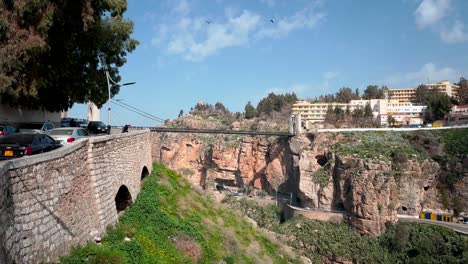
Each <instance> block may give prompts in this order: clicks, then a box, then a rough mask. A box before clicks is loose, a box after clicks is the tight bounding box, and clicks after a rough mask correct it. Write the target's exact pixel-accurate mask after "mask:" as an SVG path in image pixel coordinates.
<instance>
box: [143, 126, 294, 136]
mask: <svg viewBox="0 0 468 264" xmlns="http://www.w3.org/2000/svg"><path fill="white" fill-rule="evenodd" d="M150 130H151V131H155V132H171V133H202V134H230V135H250V136H278V137H292V136H294V135H293V134H290V133H286V132H263V131H243V130H240V131H235V130H218V129H194V128H170V127H151V128H150Z"/></svg>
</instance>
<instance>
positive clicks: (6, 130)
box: [0, 124, 16, 137]
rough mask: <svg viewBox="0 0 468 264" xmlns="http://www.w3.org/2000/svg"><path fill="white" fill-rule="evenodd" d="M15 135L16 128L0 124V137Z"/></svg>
mask: <svg viewBox="0 0 468 264" xmlns="http://www.w3.org/2000/svg"><path fill="white" fill-rule="evenodd" d="M14 133H16V127H14V126H12V125H9V124H0V137H3V136H8V135H11V134H14Z"/></svg>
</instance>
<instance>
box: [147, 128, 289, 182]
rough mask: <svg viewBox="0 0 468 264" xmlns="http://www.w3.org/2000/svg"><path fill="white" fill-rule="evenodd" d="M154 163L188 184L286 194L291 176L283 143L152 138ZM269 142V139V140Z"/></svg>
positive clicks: (221, 138)
mask: <svg viewBox="0 0 468 264" xmlns="http://www.w3.org/2000/svg"><path fill="white" fill-rule="evenodd" d="M155 140H156V141H157V143H156V145H157V146H159V147H158V150H157V151H156V160H159V161H160V162H162V163H164V164H165V165H167V166H169V167H170V168H172V169H174V170H177V171H178V172H180V173H181V174H182V175H184V176H185V177H187V179H189V181H190V182H191V183H192V184H198V185H201V186H203V187H205V188H215V187H216V186H226V187H227V186H232V187H240V188H242V187H246V186H253V187H255V188H256V189H263V190H268V191H271V190H272V189H274V188H280V189H281V190H283V191H286V190H287V189H288V188H290V187H288V186H287V185H288V184H287V183H288V181H287V179H288V178H290V177H291V176H292V175H291V169H290V168H291V167H292V164H291V163H292V161H291V154H290V151H289V146H288V144H287V140H280V141H274V142H272V143H270V142H269V141H268V140H267V139H265V138H255V137H237V136H197V135H175V134H165V135H161V136H160V137H159V138H156V139H155ZM271 141H273V140H271Z"/></svg>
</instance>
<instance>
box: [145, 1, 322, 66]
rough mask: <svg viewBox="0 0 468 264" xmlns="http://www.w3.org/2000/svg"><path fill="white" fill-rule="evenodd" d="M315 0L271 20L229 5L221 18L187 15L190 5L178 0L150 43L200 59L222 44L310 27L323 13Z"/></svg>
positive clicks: (232, 44) (240, 43) (237, 43)
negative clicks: (290, 13)
mask: <svg viewBox="0 0 468 264" xmlns="http://www.w3.org/2000/svg"><path fill="white" fill-rule="evenodd" d="M319 2H320V1H317V2H315V1H314V2H312V3H311V4H309V5H308V6H306V7H305V8H304V9H302V10H300V11H298V12H296V13H295V14H293V15H291V16H290V17H285V18H283V19H280V20H278V21H275V23H271V22H270V21H269V19H267V18H264V17H262V16H261V15H260V14H257V13H255V12H252V11H249V10H237V9H234V8H229V7H228V8H226V9H225V13H224V17H221V18H216V19H215V18H206V17H196V16H190V15H189V13H190V6H189V4H188V2H187V1H186V0H182V1H179V2H178V5H177V6H176V7H175V8H174V10H176V11H175V12H174V13H177V14H178V15H174V17H173V18H171V17H170V18H166V20H164V22H162V23H160V24H159V25H158V26H157V34H156V36H155V37H153V39H152V41H151V43H152V45H154V46H158V47H162V48H163V49H165V50H166V52H167V53H169V54H173V55H179V56H181V57H182V58H184V59H186V60H190V61H200V60H203V59H205V58H206V57H209V56H212V55H214V54H217V53H218V52H219V51H221V50H223V49H225V48H229V47H239V46H246V45H249V44H250V43H251V42H253V41H259V40H261V39H265V38H280V37H284V36H286V35H288V34H289V33H290V32H292V31H294V30H300V29H313V28H314V27H315V26H316V25H317V24H318V22H319V21H320V20H321V19H322V18H323V17H324V15H323V14H322V13H320V12H318V11H317V9H318V6H319V5H320V4H317V3H319Z"/></svg>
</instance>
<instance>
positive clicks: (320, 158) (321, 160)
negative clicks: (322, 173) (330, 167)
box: [315, 155, 328, 167]
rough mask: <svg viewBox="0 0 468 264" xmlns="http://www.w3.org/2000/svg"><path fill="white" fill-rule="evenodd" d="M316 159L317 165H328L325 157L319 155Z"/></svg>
mask: <svg viewBox="0 0 468 264" xmlns="http://www.w3.org/2000/svg"><path fill="white" fill-rule="evenodd" d="M315 159H317V163H318V164H319V165H320V166H322V167H323V166H325V164H327V163H328V159H327V157H325V155H317V156H315Z"/></svg>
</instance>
